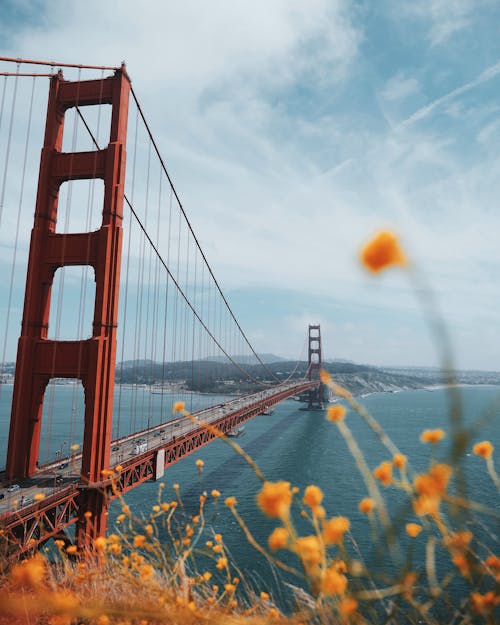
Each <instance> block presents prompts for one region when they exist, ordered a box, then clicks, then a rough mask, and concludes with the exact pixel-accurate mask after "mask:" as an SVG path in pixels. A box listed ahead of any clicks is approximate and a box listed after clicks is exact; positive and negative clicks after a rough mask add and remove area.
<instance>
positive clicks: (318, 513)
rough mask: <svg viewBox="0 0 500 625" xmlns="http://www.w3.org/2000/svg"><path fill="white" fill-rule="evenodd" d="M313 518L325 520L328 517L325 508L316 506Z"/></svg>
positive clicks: (313, 510)
mask: <svg viewBox="0 0 500 625" xmlns="http://www.w3.org/2000/svg"><path fill="white" fill-rule="evenodd" d="M312 514H313V517H315V518H316V519H324V518H325V517H326V510H325V509H324V508H323V506H314V508H313V509H312Z"/></svg>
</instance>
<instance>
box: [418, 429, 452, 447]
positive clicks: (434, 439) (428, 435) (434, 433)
mask: <svg viewBox="0 0 500 625" xmlns="http://www.w3.org/2000/svg"><path fill="white" fill-rule="evenodd" d="M445 436H446V434H445V432H444V430H440V429H438V430H424V431H423V432H422V434H420V440H421V441H422V443H430V444H431V445H435V444H436V443H439V441H440V440H441V439H443V438H444V437H445Z"/></svg>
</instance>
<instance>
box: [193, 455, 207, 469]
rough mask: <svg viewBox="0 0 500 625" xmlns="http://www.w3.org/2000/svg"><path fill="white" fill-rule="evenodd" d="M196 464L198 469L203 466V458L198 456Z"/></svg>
mask: <svg viewBox="0 0 500 625" xmlns="http://www.w3.org/2000/svg"><path fill="white" fill-rule="evenodd" d="M195 464H196V466H197V467H198V469H201V468H202V467H203V465H204V464H205V463H204V462H203V460H201V459H200V458H198V460H197V461H196V463H195Z"/></svg>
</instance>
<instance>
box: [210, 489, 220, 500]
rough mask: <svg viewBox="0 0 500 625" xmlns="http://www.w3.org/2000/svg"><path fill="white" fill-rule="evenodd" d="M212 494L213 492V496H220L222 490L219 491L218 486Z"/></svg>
mask: <svg viewBox="0 0 500 625" xmlns="http://www.w3.org/2000/svg"><path fill="white" fill-rule="evenodd" d="M211 494H212V497H215V498H217V497H220V491H218V490H217V489H216V488H214V489H213V491H212V493H211Z"/></svg>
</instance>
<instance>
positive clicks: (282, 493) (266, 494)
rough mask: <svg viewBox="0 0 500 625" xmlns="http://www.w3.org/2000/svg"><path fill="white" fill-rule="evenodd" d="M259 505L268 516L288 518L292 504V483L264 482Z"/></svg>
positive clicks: (258, 499)
mask: <svg viewBox="0 0 500 625" xmlns="http://www.w3.org/2000/svg"><path fill="white" fill-rule="evenodd" d="M257 503H258V504H259V507H260V509H261V510H262V511H263V512H265V514H267V515H268V516H271V517H279V518H281V519H283V518H287V517H288V514H289V511H290V506H291V504H292V491H291V490H290V482H284V481H279V482H264V486H263V487H262V490H261V491H260V493H259V494H258V495H257Z"/></svg>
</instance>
